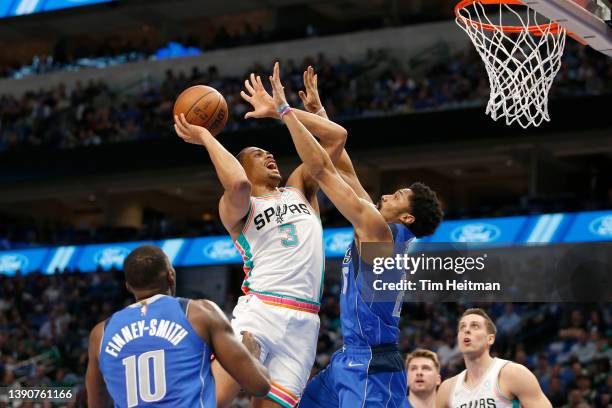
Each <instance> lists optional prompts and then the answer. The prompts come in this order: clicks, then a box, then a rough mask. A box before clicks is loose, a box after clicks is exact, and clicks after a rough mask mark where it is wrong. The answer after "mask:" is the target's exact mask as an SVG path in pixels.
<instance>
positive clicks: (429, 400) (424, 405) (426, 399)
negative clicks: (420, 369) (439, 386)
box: [408, 388, 436, 408]
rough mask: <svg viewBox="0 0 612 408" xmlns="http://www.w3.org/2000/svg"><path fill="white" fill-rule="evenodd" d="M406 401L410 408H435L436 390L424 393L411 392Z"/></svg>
mask: <svg viewBox="0 0 612 408" xmlns="http://www.w3.org/2000/svg"><path fill="white" fill-rule="evenodd" d="M408 401H409V402H410V405H412V408H434V407H435V406H436V390H435V388H434V389H433V390H431V391H427V392H424V393H420V392H419V393H417V392H411V393H410V395H408Z"/></svg>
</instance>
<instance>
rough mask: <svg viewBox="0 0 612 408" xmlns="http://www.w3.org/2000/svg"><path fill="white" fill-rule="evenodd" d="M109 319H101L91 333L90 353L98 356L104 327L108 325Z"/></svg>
mask: <svg viewBox="0 0 612 408" xmlns="http://www.w3.org/2000/svg"><path fill="white" fill-rule="evenodd" d="M107 321H108V319H107V320H104V321H101V322H100V323H98V324H96V325H95V326H94V328H93V329H91V332H90V333H89V347H88V348H89V355H90V357H91V356H97V355H98V351H99V350H100V344H102V337H103V336H104V327H105V326H106V322H107Z"/></svg>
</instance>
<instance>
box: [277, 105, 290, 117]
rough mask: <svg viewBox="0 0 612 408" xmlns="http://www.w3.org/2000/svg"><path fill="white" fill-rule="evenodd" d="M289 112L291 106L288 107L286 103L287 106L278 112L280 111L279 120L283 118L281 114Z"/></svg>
mask: <svg viewBox="0 0 612 408" xmlns="http://www.w3.org/2000/svg"><path fill="white" fill-rule="evenodd" d="M289 112H291V108H290V107H289V105H287V107H286V108H285V109H283V111H282V112H279V113H280V118H281V120H282V119H283V116H285V115H286V114H288V113H289Z"/></svg>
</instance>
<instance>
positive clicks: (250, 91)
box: [240, 74, 277, 119]
mask: <svg viewBox="0 0 612 408" xmlns="http://www.w3.org/2000/svg"><path fill="white" fill-rule="evenodd" d="M244 89H245V90H246V92H245V91H240V96H242V99H244V100H245V101H247V102H248V103H250V104H251V106H252V107H253V110H252V111H251V112H247V114H246V115H245V116H244V117H245V119H248V118H274V117H276V116H277V114H276V109H275V105H274V100H273V99H272V97H271V96H270V94H269V93H268V92H266V89H265V88H264V86H263V83H262V82H261V78H260V77H255V74H251V76H250V80H249V79H247V80H245V81H244Z"/></svg>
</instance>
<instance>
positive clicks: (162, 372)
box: [86, 245, 270, 408]
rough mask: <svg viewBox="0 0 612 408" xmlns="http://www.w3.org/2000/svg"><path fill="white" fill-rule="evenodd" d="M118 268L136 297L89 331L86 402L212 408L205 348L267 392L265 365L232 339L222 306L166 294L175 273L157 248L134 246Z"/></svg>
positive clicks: (253, 388) (251, 388)
mask: <svg viewBox="0 0 612 408" xmlns="http://www.w3.org/2000/svg"><path fill="white" fill-rule="evenodd" d="M124 270H125V279H126V286H127V288H128V290H129V291H130V292H131V293H132V294H134V297H135V298H136V303H134V304H132V305H130V306H128V307H126V308H125V309H123V310H121V311H119V312H117V313H115V314H113V315H112V316H111V317H110V318H109V319H107V320H105V321H104V322H101V323H99V324H98V325H97V326H96V327H94V329H93V330H92V332H91V335H90V340H89V364H88V366H87V378H86V381H87V394H88V402H89V406H90V407H94V408H96V407H102V406H108V405H109V404H110V403H111V401H110V399H111V398H112V402H113V403H114V406H115V407H135V406H160V407H161V406H168V407H173V408H178V407H181V408H183V407H185V408H186V407H200V408H216V406H217V402H216V398H215V380H214V378H213V376H212V373H211V369H210V360H211V353H213V352H214V353H215V357H216V359H217V361H219V363H220V364H221V365H222V366H223V368H224V369H225V370H226V371H227V372H228V373H230V375H232V376H233V377H234V378H235V379H236V381H238V383H239V384H240V385H241V386H242V387H243V389H244V390H245V391H246V392H248V393H250V394H252V395H254V396H260V397H261V396H264V395H266V394H267V393H268V391H269V390H270V382H269V381H268V378H267V373H266V370H265V368H264V367H263V366H261V364H260V363H259V362H258V361H257V359H256V358H254V357H253V356H251V354H250V353H249V350H248V349H247V348H246V347H245V346H244V345H243V344H241V343H240V342H239V341H238V340H237V338H236V336H235V335H234V333H233V331H232V328H231V326H230V324H229V321H228V320H227V318H226V317H225V315H224V314H223V312H221V310H220V309H219V308H218V307H217V306H216V305H215V304H214V303H212V302H209V301H206V300H189V299H183V298H177V297H174V295H175V292H176V273H175V271H174V269H173V268H172V266H171V265H170V262H169V260H168V258H167V257H166V255H165V254H164V253H163V251H162V250H161V249H160V248H158V247H155V246H151V245H145V246H141V247H139V248H136V249H135V250H134V251H132V252H131V253H130V255H128V257H127V258H126V260H125V263H124ZM244 341H245V342H248V341H252V339H250V337H248V336H247V337H245V340H244ZM251 344H254V342H252V343H251ZM253 351H255V354H256V349H254V350H253Z"/></svg>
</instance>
